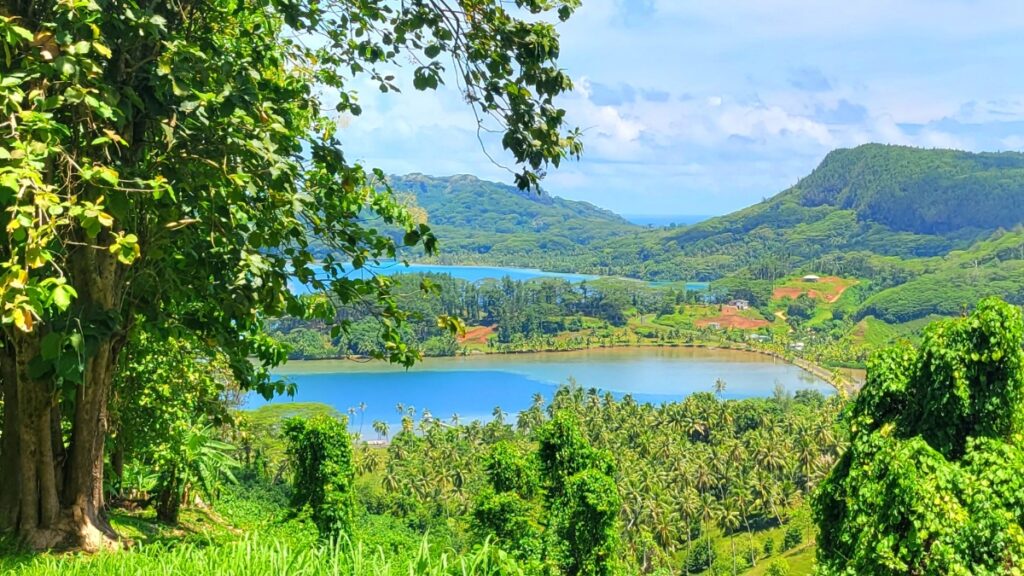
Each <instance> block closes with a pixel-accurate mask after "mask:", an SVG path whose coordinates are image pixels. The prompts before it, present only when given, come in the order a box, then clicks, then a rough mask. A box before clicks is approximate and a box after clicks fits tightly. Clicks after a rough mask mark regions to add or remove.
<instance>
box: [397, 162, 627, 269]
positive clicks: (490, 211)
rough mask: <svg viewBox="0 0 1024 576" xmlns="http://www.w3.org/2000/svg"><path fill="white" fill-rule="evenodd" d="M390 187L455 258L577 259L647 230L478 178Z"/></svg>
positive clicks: (414, 178)
mask: <svg viewBox="0 0 1024 576" xmlns="http://www.w3.org/2000/svg"><path fill="white" fill-rule="evenodd" d="M390 182H391V186H392V188H393V189H394V190H395V192H397V193H398V194H399V195H402V194H409V195H411V196H412V197H414V202H415V205H416V206H417V207H418V208H420V209H422V211H423V213H424V215H425V217H426V220H427V222H428V223H429V225H430V227H431V229H432V230H433V231H434V233H435V234H436V235H437V236H438V237H439V238H441V239H442V240H441V241H442V245H443V251H444V252H445V253H446V254H448V255H449V256H451V257H459V256H466V255H488V257H490V258H505V257H513V256H515V255H517V254H523V253H529V252H532V251H540V252H543V253H545V254H548V255H573V254H580V253H582V252H583V251H584V250H585V249H586V248H587V247H588V246H590V245H592V244H594V243H595V242H598V241H607V240H610V239H612V238H615V237H616V236H620V235H622V234H627V233H633V232H638V231H640V230H642V228H641V227H639V226H636V225H633V224H630V223H629V222H627V221H626V220H625V219H624V218H622V217H621V216H619V215H617V214H615V213H613V212H610V211H608V210H604V209H601V208H598V207H596V206H594V205H593V204H589V203H587V202H577V201H573V200H566V199H564V198H558V197H556V196H551V195H549V194H547V193H546V192H543V191H541V192H536V191H533V190H520V189H518V188H516V187H514V186H508V185H506V184H499V183H497V182H487V181H485V180H480V179H478V178H476V177H474V176H468V175H459V176H451V177H447V178H438V177H432V176H424V175H422V174H410V175H407V176H392V177H391V178H390ZM524 263H525V262H524Z"/></svg>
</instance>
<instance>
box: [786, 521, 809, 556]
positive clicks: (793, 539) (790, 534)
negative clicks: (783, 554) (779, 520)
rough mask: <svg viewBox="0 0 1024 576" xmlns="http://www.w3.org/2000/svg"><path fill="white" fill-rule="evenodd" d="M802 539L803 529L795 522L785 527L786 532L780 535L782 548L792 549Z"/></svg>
mask: <svg viewBox="0 0 1024 576" xmlns="http://www.w3.org/2000/svg"><path fill="white" fill-rule="evenodd" d="M803 541H804V531H803V529H802V528H801V527H799V526H797V525H796V524H790V525H789V526H787V527H786V533H785V534H784V535H783V537H782V549H783V550H792V549H793V548H796V547H797V546H799V545H800V543H801V542H803Z"/></svg>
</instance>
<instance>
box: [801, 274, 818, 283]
mask: <svg viewBox="0 0 1024 576" xmlns="http://www.w3.org/2000/svg"><path fill="white" fill-rule="evenodd" d="M819 280H821V277H820V276H815V275H814V274H808V275H807V276H804V277H803V281H804V282H817V281H819Z"/></svg>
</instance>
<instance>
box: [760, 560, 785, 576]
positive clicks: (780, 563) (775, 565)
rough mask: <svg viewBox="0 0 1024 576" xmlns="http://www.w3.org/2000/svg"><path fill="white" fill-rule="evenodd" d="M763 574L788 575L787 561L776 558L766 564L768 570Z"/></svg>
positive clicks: (772, 575) (767, 575) (769, 575)
mask: <svg viewBox="0 0 1024 576" xmlns="http://www.w3.org/2000/svg"><path fill="white" fill-rule="evenodd" d="M764 574H765V576H789V563H788V562H786V561H785V560H783V559H782V558H778V559H776V560H774V561H773V562H772V563H771V565H770V566H768V570H766V571H765V573H764Z"/></svg>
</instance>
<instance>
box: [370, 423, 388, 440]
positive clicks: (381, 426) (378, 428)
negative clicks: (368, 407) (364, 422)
mask: <svg viewBox="0 0 1024 576" xmlns="http://www.w3.org/2000/svg"><path fill="white" fill-rule="evenodd" d="M373 431H374V432H376V433H377V439H378V440H387V437H388V423H387V422H385V421H383V420H374V421H373Z"/></svg>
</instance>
